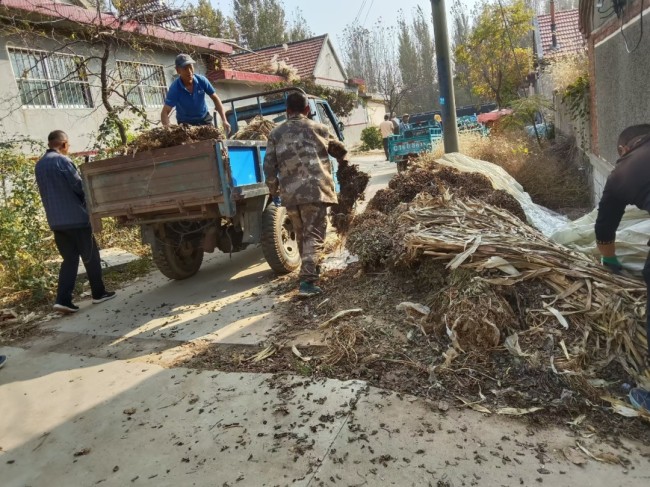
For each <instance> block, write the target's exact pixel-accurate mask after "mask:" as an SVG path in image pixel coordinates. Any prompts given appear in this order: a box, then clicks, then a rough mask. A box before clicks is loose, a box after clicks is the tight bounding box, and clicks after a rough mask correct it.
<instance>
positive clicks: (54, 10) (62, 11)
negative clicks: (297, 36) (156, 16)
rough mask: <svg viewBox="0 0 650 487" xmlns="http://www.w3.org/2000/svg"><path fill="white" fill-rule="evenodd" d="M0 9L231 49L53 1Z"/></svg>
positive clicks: (9, 1) (208, 49)
mask: <svg viewBox="0 0 650 487" xmlns="http://www.w3.org/2000/svg"><path fill="white" fill-rule="evenodd" d="M0 10H8V11H10V12H16V13H21V14H22V15H25V14H27V16H28V17H31V18H32V19H34V20H36V19H38V20H57V21H61V20H63V21H64V22H63V23H62V24H61V25H62V26H65V27H66V28H67V29H71V30H82V28H83V27H89V26H90V27H103V28H106V29H107V30H111V31H114V32H121V33H124V34H133V35H137V36H140V37H143V38H145V39H148V40H149V42H152V43H154V44H156V45H160V44H161V43H163V44H166V45H169V44H173V45H175V46H178V47H180V46H186V47H191V48H193V49H194V50H195V51H199V52H202V53H212V54H230V53H232V51H233V48H232V46H230V45H228V44H226V43H224V42H222V41H220V40H219V39H214V38H211V37H205V36H201V35H198V34H192V33H189V32H183V31H179V32H174V31H170V30H168V29H165V28H163V27H160V26H156V25H150V24H141V23H139V22H135V21H122V20H120V19H118V18H117V17H115V16H114V15H112V14H108V13H97V12H96V11H94V10H88V9H84V8H82V7H77V6H74V5H67V4H62V3H56V2H40V3H36V2H35V1H34V0H0ZM23 19H24V17H23ZM29 20H30V19H29V18H28V21H29ZM80 26H81V28H80Z"/></svg>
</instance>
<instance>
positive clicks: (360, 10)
mask: <svg viewBox="0 0 650 487" xmlns="http://www.w3.org/2000/svg"><path fill="white" fill-rule="evenodd" d="M367 1H368V0H363V2H361V7H359V11H358V12H357V15H356V17H355V18H354V20H353V21H352V23H353V24H356V23H357V22H358V21H359V17H361V12H363V7H365V6H366V2H367Z"/></svg>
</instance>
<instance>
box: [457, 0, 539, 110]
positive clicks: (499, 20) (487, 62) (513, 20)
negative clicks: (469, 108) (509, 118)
mask: <svg viewBox="0 0 650 487" xmlns="http://www.w3.org/2000/svg"><path fill="white" fill-rule="evenodd" d="M531 20H532V12H531V10H530V9H528V8H527V7H526V4H525V3H524V1H523V0H512V1H511V2H510V3H501V4H497V5H493V4H490V3H484V4H483V5H482V6H481V7H480V10H479V13H478V16H477V19H476V25H475V26H474V28H473V30H472V32H471V33H470V34H469V36H468V38H467V40H466V41H465V42H463V43H462V44H460V45H458V46H456V51H455V55H456V61H457V62H458V63H461V64H464V65H465V66H467V72H466V73H459V75H462V78H461V80H462V82H463V83H464V84H465V85H466V86H469V87H471V90H472V92H473V93H474V94H475V95H476V96H478V97H479V98H481V99H483V100H490V99H493V100H495V101H496V103H497V105H499V106H503V105H504V104H506V103H508V102H509V101H511V100H513V99H515V98H516V97H517V96H518V88H519V87H520V85H521V84H522V82H523V81H524V79H525V77H526V75H527V74H528V73H529V71H530V69H531V67H532V66H531V65H532V51H531V49H530V48H528V47H527V44H528V43H529V39H530V31H531V28H532V27H531Z"/></svg>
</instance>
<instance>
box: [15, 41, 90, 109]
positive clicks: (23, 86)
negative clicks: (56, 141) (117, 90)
mask: <svg viewBox="0 0 650 487" xmlns="http://www.w3.org/2000/svg"><path fill="white" fill-rule="evenodd" d="M8 50H9V58H10V59H11V66H12V67H13V70H14V76H15V78H16V84H17V85H18V91H19V92H20V99H21V102H22V105H23V106H24V107H28V108H92V106H93V102H92V97H91V95H90V85H89V84H88V72H87V70H86V64H85V62H84V59H83V58H82V57H79V56H75V55H73V54H59V53H51V52H46V51H35V50H31V49H18V48H13V47H10V48H9V49H8Z"/></svg>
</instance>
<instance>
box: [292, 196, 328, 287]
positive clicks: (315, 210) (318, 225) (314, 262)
mask: <svg viewBox="0 0 650 487" xmlns="http://www.w3.org/2000/svg"><path fill="white" fill-rule="evenodd" d="M287 214H288V215H289V218H290V219H291V224H292V225H293V231H294V232H295V233H296V240H297V241H298V251H299V252H300V259H301V261H302V262H301V266H300V275H299V277H300V280H301V281H306V282H316V281H317V280H318V277H319V274H320V272H319V269H320V266H319V264H320V258H321V251H322V250H323V242H324V241H325V232H326V231H327V205H325V204H324V203H311V204H307V205H300V206H295V207H293V208H287Z"/></svg>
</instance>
